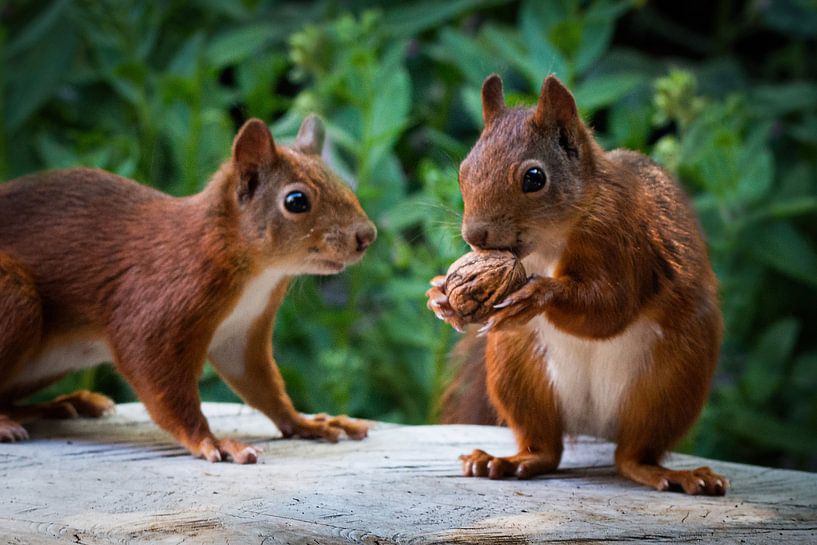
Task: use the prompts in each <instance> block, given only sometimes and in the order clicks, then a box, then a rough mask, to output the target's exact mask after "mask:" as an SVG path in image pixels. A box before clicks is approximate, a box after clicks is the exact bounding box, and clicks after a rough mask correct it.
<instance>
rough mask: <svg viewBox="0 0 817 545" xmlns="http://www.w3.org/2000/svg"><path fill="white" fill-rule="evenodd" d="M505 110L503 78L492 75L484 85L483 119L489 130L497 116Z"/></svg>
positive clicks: (486, 79)
mask: <svg viewBox="0 0 817 545" xmlns="http://www.w3.org/2000/svg"><path fill="white" fill-rule="evenodd" d="M504 109H505V98H504V97H503V96H502V78H500V77H499V76H498V75H497V74H491V75H490V76H488V77H487V78H485V81H484V82H483V83H482V119H483V121H484V122H485V128H486V129H487V128H488V127H489V126H490V125H491V123H493V122H494V120H495V119H496V116H497V115H498V114H499V113H500V112H501V111H502V110H504Z"/></svg>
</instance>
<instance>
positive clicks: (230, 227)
mask: <svg viewBox="0 0 817 545" xmlns="http://www.w3.org/2000/svg"><path fill="white" fill-rule="evenodd" d="M322 142H323V136H322V128H321V126H320V122H319V121H318V120H317V119H316V118H308V120H307V121H306V122H305V123H304V126H303V127H302V130H301V132H300V133H299V136H298V140H297V141H296V144H295V146H294V147H293V148H292V149H289V148H279V147H276V146H275V144H274V142H273V140H272V137H271V135H270V134H269V130H268V129H267V127H266V125H265V124H264V123H263V122H261V121H260V120H257V119H256V120H250V121H248V122H247V123H246V124H245V126H244V127H242V129H241V131H240V132H239V134H238V136H237V137H236V139H235V143H234V146H233V157H232V159H231V160H230V161H228V162H226V163H225V164H224V165H223V166H222V167H221V169H220V170H219V171H218V172H217V173H216V174H215V175H214V177H213V179H212V181H211V182H210V183H209V184H208V186H207V187H206V188H205V189H204V191H202V192H201V193H199V194H197V195H194V196H191V197H185V198H173V197H170V196H167V195H165V194H163V193H161V192H158V191H155V190H153V189H150V188H148V187H146V186H143V185H140V184H138V183H136V182H133V181H131V180H127V179H124V178H121V177H119V176H115V175H113V174H110V173H107V172H103V171H98V170H91V169H69V170H59V171H51V172H44V173H40V174H35V175H32V176H26V177H23V178H19V179H17V180H13V181H11V182H8V183H6V184H3V185H2V186H0V406H6V410H4V411H0V412H4V413H5V416H4V417H3V419H0V428H2V427H3V422H5V423H6V424H7V427H8V425H10V424H8V422H10V421H12V420H13V419H10V418H9V417H10V416H12V415H13V414H15V411H16V412H17V414H19V411H20V408H19V407H15V406H13V405H12V404H13V403H14V402H17V401H19V400H20V399H21V398H23V397H25V396H27V395H29V394H30V393H32V392H33V391H35V390H36V389H39V388H41V387H43V386H45V385H46V384H48V383H50V382H52V381H53V380H56V379H58V378H59V377H60V376H61V375H62V373H61V372H55V374H54V375H53V376H50V377H48V376H46V377H45V378H39V379H37V380H31V381H26V379H25V374H26V372H27V363H28V362H29V361H33V360H32V358H35V357H36V356H37V355H38V354H42V353H43V351H44V350H45V349H46V348H49V347H54V346H63V345H67V343H68V342H69V341H72V340H76V339H77V338H78V337H79V336H87V337H89V338H90V337H93V338H99V339H102V340H104V342H105V343H106V344H107V345H108V346H109V348H110V351H111V353H112V354H113V359H114V362H115V364H116V365H117V367H118V368H119V370H120V371H121V372H122V374H123V375H124V376H125V378H126V379H127V380H128V381H129V382H130V384H131V385H132V386H133V388H134V390H135V391H136V393H137V395H138V396H139V398H140V399H141V400H142V401H143V402H144V403H145V405H146V407H147V409H148V411H149V412H150V414H151V416H152V417H153V419H154V420H155V421H156V423H157V424H159V425H160V426H162V427H163V428H164V429H166V430H168V431H169V432H170V433H172V434H173V435H174V436H175V437H176V438H177V439H178V440H179V441H180V442H181V443H182V444H183V445H184V446H186V447H187V448H188V449H190V451H191V452H192V453H194V454H196V455H200V456H204V457H206V458H207V459H209V460H212V461H218V460H220V459H222V457H223V456H229V457H231V458H233V459H234V460H235V461H237V462H252V461H254V460H255V456H256V453H255V450H254V449H252V448H251V447H247V446H246V445H241V444H240V443H238V442H235V441H230V440H223V441H219V440H217V439H215V438H214V437H213V436H212V434H211V433H210V430H209V427H208V424H207V421H206V419H205V417H204V416H203V415H202V413H201V409H200V399H199V393H198V387H197V380H198V377H199V375H200V373H201V369H202V366H203V364H204V361H205V359H206V357H207V355H208V347H209V346H210V343H211V340H212V339H213V335H214V333H215V331H216V329H217V328H218V326H219V324H221V323H222V321H223V320H224V319H225V318H226V317H227V316H228V315H229V314H230V313H231V312H232V311H233V309H234V308H235V306H236V304H237V303H238V300H239V297H240V296H241V294H242V291H243V290H244V288H245V287H246V286H247V285H248V283H249V282H250V281H251V280H252V279H253V278H255V277H257V276H258V275H259V274H260V273H261V272H262V271H264V270H266V269H269V268H270V267H273V268H275V269H276V270H278V269H280V270H281V271H284V272H285V273H286V276H287V277H288V276H292V275H296V274H303V273H313V274H329V273H333V272H337V271H338V270H340V269H342V268H343V266H344V265H345V264H349V263H353V262H355V261H357V260H358V259H359V258H360V257H361V256H362V255H363V252H364V251H365V249H366V247H367V246H368V245H369V244H370V243H371V242H372V241H373V240H374V237H375V230H374V226H373V225H372V224H371V222H369V221H368V219H367V218H366V215H365V213H364V212H363V210H362V209H361V208H360V204H359V203H358V201H357V199H356V198H355V197H354V195H353V194H352V192H351V191H350V190H349V189H348V188H347V187H346V186H345V185H344V184H343V183H342V182H340V181H339V180H338V179H337V178H336V177H335V176H334V175H333V174H332V173H331V171H329V170H328V169H327V168H326V167H325V165H324V164H323V163H322V162H321V160H320V158H319V157H318V155H316V153H319V151H320V148H321V147H322ZM292 188H294V189H295V190H298V191H302V192H304V193H306V194H307V195H308V196H309V198H310V202H311V203H312V208H311V210H310V211H309V212H308V213H303V214H292V213H289V212H287V211H286V210H284V208H283V205H282V204H281V203H282V199H283V195H284V194H285V193H286V192H289V191H292V190H293V189H292ZM287 283H288V280H287V278H286V277H282V280H281V281H280V282H279V283H278V285H277V287H276V288H275V289H273V290H272V293H271V294H270V295H269V302H268V304H267V306H266V310H265V311H264V312H263V313H262V315H261V316H259V317H258V318H257V319H255V320H254V321H253V323H252V325H251V326H250V331H247V332H246V339H247V349H246V350H245V353H244V355H243V357H241V359H243V361H226V362H224V361H222V362H214V364H215V365H216V367H217V369H220V370H224V369H225V368H234V369H238V371H235V370H234V369H233V370H232V371H231V380H230V383H231V385H232V386H233V387H234V388H235V389H236V391H237V393H238V394H239V395H241V396H242V397H243V398H244V399H245V400H246V401H247V402H248V403H250V404H251V405H253V406H255V407H257V408H259V409H260V410H262V411H263V412H264V413H265V414H267V415H268V416H269V417H270V418H271V419H272V420H273V421H274V422H275V423H276V424H278V425H279V426H280V427H281V429H282V430H283V431H284V433H285V434H286V435H293V434H297V435H302V436H309V437H326V438H328V439H330V440H335V439H337V437H338V433H339V430H346V431H347V432H349V435H351V436H355V437H361V436H363V435H365V425H364V424H361V423H354V422H351V421H349V422H346V421H344V422H342V425H341V424H339V423H338V422H332V423H328V422H327V421H326V419H323V420H320V419H319V420H318V421H317V422H316V421H313V420H308V419H305V418H304V417H302V416H301V415H300V414H298V413H297V412H296V411H295V409H294V407H293V406H292V402H291V401H290V399H289V397H288V396H287V394H286V391H285V389H284V384H283V380H282V379H281V376H280V374H279V372H278V369H277V367H276V365H275V362H274V361H273V359H272V347H271V329H272V323H273V320H274V315H275V312H276V310H277V308H278V306H279V305H280V303H281V301H282V300H283V297H284V295H285V292H286V286H287ZM88 363H89V364H93V363H98V362H88ZM230 366H232V367H230ZM244 373H245V374H244ZM12 380H14V381H15V382H16V384H15V385H14V386H11V384H12V382H11V381H12ZM0 436H2V433H0ZM5 438H6V439H14V438H15V437H13V436H11V435H7V436H6V437H5ZM17 438H19V437H17Z"/></svg>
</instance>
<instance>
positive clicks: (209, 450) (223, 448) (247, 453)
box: [190, 437, 261, 464]
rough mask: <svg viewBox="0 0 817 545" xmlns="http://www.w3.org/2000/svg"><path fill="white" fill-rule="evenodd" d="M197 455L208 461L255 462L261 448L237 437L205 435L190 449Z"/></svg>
mask: <svg viewBox="0 0 817 545" xmlns="http://www.w3.org/2000/svg"><path fill="white" fill-rule="evenodd" d="M190 450H191V451H192V452H193V454H194V455H195V456H198V457H199V458H204V459H205V460H207V461H208V462H235V463H236V464H254V463H255V462H257V461H258V455H259V454H260V452H261V451H260V449H258V448H257V447H253V446H250V445H245V444H244V443H241V442H240V441H236V440H235V439H216V438H215V437H205V438H204V439H202V440H201V441H200V442H199V443H198V445H196V447H194V448H191V449H190Z"/></svg>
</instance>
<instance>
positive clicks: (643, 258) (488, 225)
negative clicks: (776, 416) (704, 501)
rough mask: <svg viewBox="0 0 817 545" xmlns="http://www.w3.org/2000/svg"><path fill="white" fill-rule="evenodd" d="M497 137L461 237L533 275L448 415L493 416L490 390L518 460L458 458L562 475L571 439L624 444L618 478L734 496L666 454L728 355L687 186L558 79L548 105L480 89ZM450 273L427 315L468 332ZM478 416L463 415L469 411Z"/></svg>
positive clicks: (468, 168)
mask: <svg viewBox="0 0 817 545" xmlns="http://www.w3.org/2000/svg"><path fill="white" fill-rule="evenodd" d="M482 106H483V117H484V129H483V131H482V134H481V135H480V137H479V140H478V141H477V142H476V144H475V145H474V147H473V149H472V150H471V152H470V153H469V154H468V156H467V157H466V159H465V160H464V161H463V162H462V164H461V166H460V171H459V184H460V189H461V192H462V196H463V201H464V213H463V220H462V235H463V238H464V239H465V241H466V242H467V243H468V244H469V245H470V246H471V247H472V248H473V249H475V250H476V249H483V250H485V249H492V250H509V251H512V252H514V254H516V256H517V258H519V259H521V260H522V263H523V264H524V266H525V269H526V271H527V272H528V274H529V275H530V276H529V278H528V281H527V283H526V284H525V285H524V286H523V287H522V288H520V289H519V290H518V291H516V292H514V293H512V294H511V295H510V296H508V298H507V299H506V300H504V301H502V302H501V303H499V304H498V305H496V307H495V310H494V312H493V314H492V315H491V316H490V317H489V319H488V320H487V322H486V323H485V325H484V326H483V327H482V328H481V330H480V333H481V334H483V335H484V338H482V339H478V338H477V333H476V332H474V331H473V329H472V330H471V331H470V332H469V334H468V335H466V337H465V338H464V341H463V346H461V347H460V348H459V350H460V352H465V353H467V354H466V357H465V359H469V358H470V360H471V361H469V362H467V363H466V364H465V365H464V366H463V367H461V368H460V377H458V378H457V379H456V380H455V383H454V386H453V388H455V389H456V388H460V387H464V388H465V389H466V391H465V392H462V391H460V392H457V391H449V392H448V395H447V398H446V404H447V405H448V406H447V407H446V410H447V412H448V413H449V416H452V415H453V416H454V418H450V419H449V420H454V419H458V420H466V421H467V420H469V417H468V414H467V413H465V411H473V413H474V414H472V416H473V417H476V418H477V419H484V418H487V417H488V416H489V415H490V410H486V409H485V407H484V404H483V403H481V402H480V401H479V397H480V396H484V393H483V391H481V389H482V388H484V389H486V390H487V394H488V398H489V399H490V402H491V404H492V405H493V408H494V409H495V411H496V415H497V416H498V417H499V418H500V420H501V421H504V422H506V423H507V424H508V426H509V427H510V428H511V429H512V430H513V432H514V435H515V437H516V440H517V444H518V447H519V452H518V454H516V455H514V456H508V457H495V456H492V455H490V454H488V453H486V452H483V451H481V450H474V451H473V452H472V453H471V454H468V455H463V456H461V457H460V459H461V461H462V463H463V472H464V474H465V475H466V476H488V477H491V478H500V477H503V476H514V475H515V476H517V477H519V478H529V477H533V476H535V475H539V474H543V473H548V472H552V471H555V470H556V469H557V467H558V465H559V461H560V458H561V455H562V446H563V435H565V434H567V435H577V434H586V435H591V436H596V437H600V438H605V439H608V440H612V441H615V442H616V444H617V447H616V451H615V463H616V467H617V470H618V472H619V473H620V474H621V475H623V476H624V477H627V478H629V479H632V480H633V481H636V482H638V483H642V484H644V485H647V486H650V487H654V488H655V489H657V490H669V489H675V490H683V491H684V492H686V493H688V494H708V495H722V494H724V493H725V491H726V489H727V487H728V486H729V483H728V481H727V479H726V478H724V477H722V476H721V475H718V474H716V473H714V472H713V471H712V470H711V469H709V468H706V467H702V468H698V469H694V470H683V471H681V470H672V469H668V468H666V467H663V466H662V465H660V462H661V459H662V457H663V456H664V454H665V453H667V452H668V450H669V449H670V448H671V447H672V446H673V445H674V444H675V443H676V442H677V441H678V440H679V439H680V438H681V437H682V436H683V435H684V433H685V432H686V431H687V430H688V429H689V428H690V426H691V425H692V424H693V423H694V421H695V419H696V418H697V416H698V414H699V413H700V411H701V408H702V406H703V404H704V401H705V400H706V397H707V394H708V390H709V385H710V383H711V381H712V375H713V372H714V369H715V365H716V362H717V359H718V352H719V346H720V340H721V335H722V321H721V314H720V309H719V304H718V294H717V283H716V279H715V275H714V273H713V272H712V267H711V265H710V263H709V258H708V251H707V247H706V244H705V242H704V240H703V238H702V236H701V233H700V229H699V226H698V224H697V221H696V218H695V215H694V213H693V211H692V209H691V207H690V205H689V203H688V201H687V198H686V196H685V194H684V192H683V191H682V189H681V188H680V187H679V186H678V185H677V184H676V183H675V182H674V181H673V180H672V178H671V176H670V175H669V174H668V173H667V172H666V171H664V170H663V169H662V168H661V167H659V166H658V165H657V164H655V163H654V162H652V161H651V160H650V159H649V158H647V157H646V156H644V155H642V154H640V153H637V152H634V151H628V150H621V149H619V150H614V151H609V152H605V151H603V150H602V149H601V147H600V146H599V145H598V143H597V142H596V141H595V140H594V138H593V135H592V133H591V130H590V129H589V128H588V127H587V126H586V125H585V124H584V123H583V122H582V120H581V118H580V117H579V114H578V110H577V107H576V102H575V100H574V98H573V96H572V94H571V93H570V91H569V90H568V89H567V88H566V87H565V86H564V85H562V83H561V82H560V81H559V80H558V79H557V78H556V77H554V76H552V75H551V76H549V77H548V78H547V79H545V81H544V84H543V86H542V89H541V94H540V96H539V99H538V103H537V104H536V106H535V107H534V108H508V107H506V106H505V103H504V99H503V93H502V81H501V80H500V78H499V77H498V76H496V75H492V76H490V77H488V78H487V79H486V80H485V83H484V84H483V87H482ZM442 281H443V278H442V277H437V278H435V279H433V280H432V288H431V289H430V290H429V292H428V296H429V302H428V306H429V308H431V309H432V310H433V311H435V312H436V313H437V316H438V317H440V318H441V319H444V320H447V321H448V322H449V323H451V324H452V325H453V326H455V327H456V328H458V329H461V328H462V327H464V324H463V323H460V318H458V316H457V315H455V313H454V312H453V310H452V308H451V307H450V305H448V302H447V299H446V295H445V293H444V292H443V289H442V286H443V283H442ZM463 409H465V411H464V410H463Z"/></svg>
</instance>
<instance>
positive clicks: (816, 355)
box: [791, 352, 817, 394]
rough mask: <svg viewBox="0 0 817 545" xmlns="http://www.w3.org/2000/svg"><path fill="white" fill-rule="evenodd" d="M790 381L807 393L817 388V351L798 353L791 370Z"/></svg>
mask: <svg viewBox="0 0 817 545" xmlns="http://www.w3.org/2000/svg"><path fill="white" fill-rule="evenodd" d="M791 383H792V384H793V385H795V386H796V387H798V388H802V389H803V390H805V391H807V392H808V393H809V394H811V393H813V392H814V389H815V388H817V352H808V353H806V354H802V355H800V357H798V358H797V360H796V361H795V362H794V366H793V367H792V370H791Z"/></svg>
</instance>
